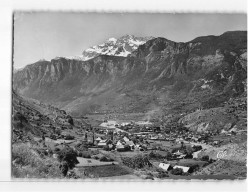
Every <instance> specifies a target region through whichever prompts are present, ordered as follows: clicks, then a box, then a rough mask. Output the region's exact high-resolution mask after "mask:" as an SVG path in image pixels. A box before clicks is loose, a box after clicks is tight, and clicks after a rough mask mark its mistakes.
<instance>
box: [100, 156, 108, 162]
mask: <svg viewBox="0 0 248 195" xmlns="http://www.w3.org/2000/svg"><path fill="white" fill-rule="evenodd" d="M100 161H102V162H108V161H109V159H108V158H107V157H106V156H102V157H101V158H100Z"/></svg>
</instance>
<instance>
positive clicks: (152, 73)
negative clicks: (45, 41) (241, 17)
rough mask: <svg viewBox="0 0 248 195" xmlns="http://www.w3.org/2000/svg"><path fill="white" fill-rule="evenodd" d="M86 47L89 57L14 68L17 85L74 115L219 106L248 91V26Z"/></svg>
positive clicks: (25, 93) (126, 38) (28, 94)
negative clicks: (183, 39)
mask: <svg viewBox="0 0 248 195" xmlns="http://www.w3.org/2000/svg"><path fill="white" fill-rule="evenodd" d="M148 39H150V40H148ZM146 40H147V41H146ZM145 41H146V42H145ZM143 42H145V43H143ZM131 44H133V45H131ZM138 44H140V45H139V46H138ZM124 45H125V50H124ZM130 45H131V46H132V47H130V48H129V46H130ZM122 49H123V50H122ZM91 51H92V52H91ZM84 54H85V57H86V56H87V59H88V60H87V61H82V60H77V59H68V58H62V57H61V58H56V59H53V60H51V61H39V62H36V63H34V64H31V65H28V66H26V67H25V68H24V69H23V70H20V71H18V72H16V73H15V74H14V76H13V87H14V89H15V90H17V91H18V93H20V94H22V95H23V96H26V97H30V98H34V99H37V100H40V101H44V102H46V103H50V104H53V105H55V106H58V107H59V108H62V109H65V110H66V111H68V112H70V113H73V114H75V115H80V114H83V113H92V112H101V113H128V112H150V111H151V112H153V111H162V112H163V113H166V112H168V113H180V114H181V113H188V112H192V111H194V110H196V109H198V108H200V109H210V108H215V107H218V106H221V105H222V104H223V103H224V102H226V101H228V100H229V99H230V98H233V97H238V96H240V95H242V94H245V93H246V79H247V32H246V31H233V32H226V33H224V34H222V35H220V36H205V37H198V38H196V39H194V40H192V41H189V42H186V43H177V42H173V41H170V40H168V39H165V38H161V37H159V38H153V39H152V38H144V39H141V38H139V39H136V38H134V37H133V36H124V37H122V38H120V39H118V40H116V39H110V40H109V41H107V42H106V43H104V44H102V45H100V46H96V47H92V48H91V49H89V50H86V51H85V52H84ZM91 54H92V55H91ZM90 58H91V59H90ZM85 59H86V58H85Z"/></svg>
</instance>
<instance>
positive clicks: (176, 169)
mask: <svg viewBox="0 0 248 195" xmlns="http://www.w3.org/2000/svg"><path fill="white" fill-rule="evenodd" d="M171 174H173V175H182V174H183V170H182V169H181V168H175V169H172V170H171Z"/></svg>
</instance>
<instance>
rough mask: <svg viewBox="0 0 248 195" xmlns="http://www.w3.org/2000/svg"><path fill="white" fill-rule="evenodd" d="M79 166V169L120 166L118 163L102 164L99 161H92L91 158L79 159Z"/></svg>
mask: <svg viewBox="0 0 248 195" xmlns="http://www.w3.org/2000/svg"><path fill="white" fill-rule="evenodd" d="M77 159H78V161H79V164H77V165H76V166H77V167H88V166H103V165H112V164H113V163H114V164H118V162H115V161H114V162H101V161H99V160H95V159H91V158H83V157H77Z"/></svg>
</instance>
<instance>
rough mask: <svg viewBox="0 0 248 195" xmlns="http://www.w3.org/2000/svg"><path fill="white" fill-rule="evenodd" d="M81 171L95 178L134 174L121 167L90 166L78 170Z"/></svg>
mask: <svg viewBox="0 0 248 195" xmlns="http://www.w3.org/2000/svg"><path fill="white" fill-rule="evenodd" d="M78 169H79V171H80V170H81V171H84V172H86V174H87V173H89V174H91V175H93V176H94V177H96V178H98V177H114V176H122V175H130V174H132V173H131V172H130V171H129V170H127V169H125V168H123V167H122V166H120V165H103V166H88V167H83V168H78Z"/></svg>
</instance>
